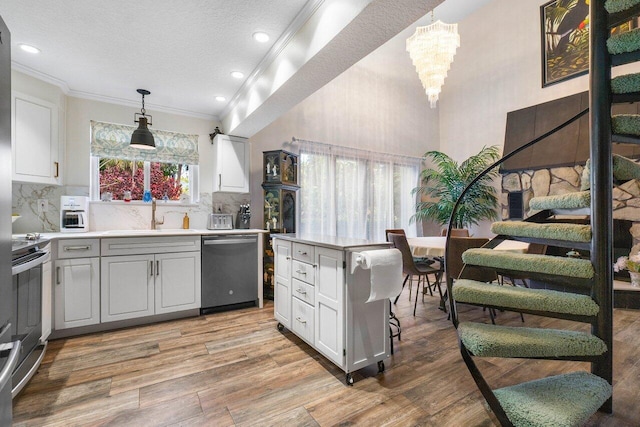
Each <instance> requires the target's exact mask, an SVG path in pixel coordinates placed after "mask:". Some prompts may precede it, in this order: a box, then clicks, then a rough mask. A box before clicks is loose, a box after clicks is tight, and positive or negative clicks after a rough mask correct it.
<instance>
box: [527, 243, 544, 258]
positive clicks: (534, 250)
mask: <svg viewBox="0 0 640 427" xmlns="http://www.w3.org/2000/svg"><path fill="white" fill-rule="evenodd" d="M527 253H528V254H538V255H544V254H546V253H547V245H543V244H542V243H529V247H528V248H527Z"/></svg>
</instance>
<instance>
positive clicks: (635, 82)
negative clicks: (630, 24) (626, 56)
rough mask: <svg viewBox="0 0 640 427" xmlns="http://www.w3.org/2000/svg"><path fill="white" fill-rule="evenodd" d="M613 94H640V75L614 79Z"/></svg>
mask: <svg viewBox="0 0 640 427" xmlns="http://www.w3.org/2000/svg"><path fill="white" fill-rule="evenodd" d="M638 3H640V0H638ZM611 92H612V93H618V94H620V93H634V92H640V73H631V74H623V75H621V76H618V77H614V78H612V79H611Z"/></svg>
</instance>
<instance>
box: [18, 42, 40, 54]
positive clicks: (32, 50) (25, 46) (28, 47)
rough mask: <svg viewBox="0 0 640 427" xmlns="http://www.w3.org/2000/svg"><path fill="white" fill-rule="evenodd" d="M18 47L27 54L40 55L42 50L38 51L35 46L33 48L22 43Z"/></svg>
mask: <svg viewBox="0 0 640 427" xmlns="http://www.w3.org/2000/svg"><path fill="white" fill-rule="evenodd" d="M18 46H20V49H22V50H24V51H25V52H29V53H40V49H38V48H37V47H35V46H31V45H28V44H24V43H20V44H19V45H18Z"/></svg>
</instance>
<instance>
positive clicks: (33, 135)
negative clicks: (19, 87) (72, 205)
mask: <svg viewBox="0 0 640 427" xmlns="http://www.w3.org/2000/svg"><path fill="white" fill-rule="evenodd" d="M11 101H12V102H11V119H12V120H11V121H12V123H11V142H12V144H11V147H12V157H13V172H12V179H13V180H14V181H20V182H31V183H39V184H54V185H61V184H62V182H61V176H60V172H61V170H62V167H61V164H60V161H61V158H62V156H61V154H60V147H61V145H60V142H59V140H60V137H59V125H60V121H59V112H58V106H57V105H56V104H53V103H51V102H48V101H45V100H42V99H39V98H36V97H33V96H30V95H26V94H23V93H20V92H17V91H13V92H12V93H11Z"/></svg>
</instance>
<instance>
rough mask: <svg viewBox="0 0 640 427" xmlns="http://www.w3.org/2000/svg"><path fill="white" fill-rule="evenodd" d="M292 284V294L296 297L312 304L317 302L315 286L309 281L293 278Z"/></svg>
mask: <svg viewBox="0 0 640 427" xmlns="http://www.w3.org/2000/svg"><path fill="white" fill-rule="evenodd" d="M292 285H293V288H292V294H293V296H294V297H298V298H300V299H301V300H302V301H304V302H306V303H309V304H311V305H314V304H315V300H316V298H315V291H314V288H313V286H311V285H309V284H308V283H304V282H301V281H300V280H298V279H293V281H292Z"/></svg>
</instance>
